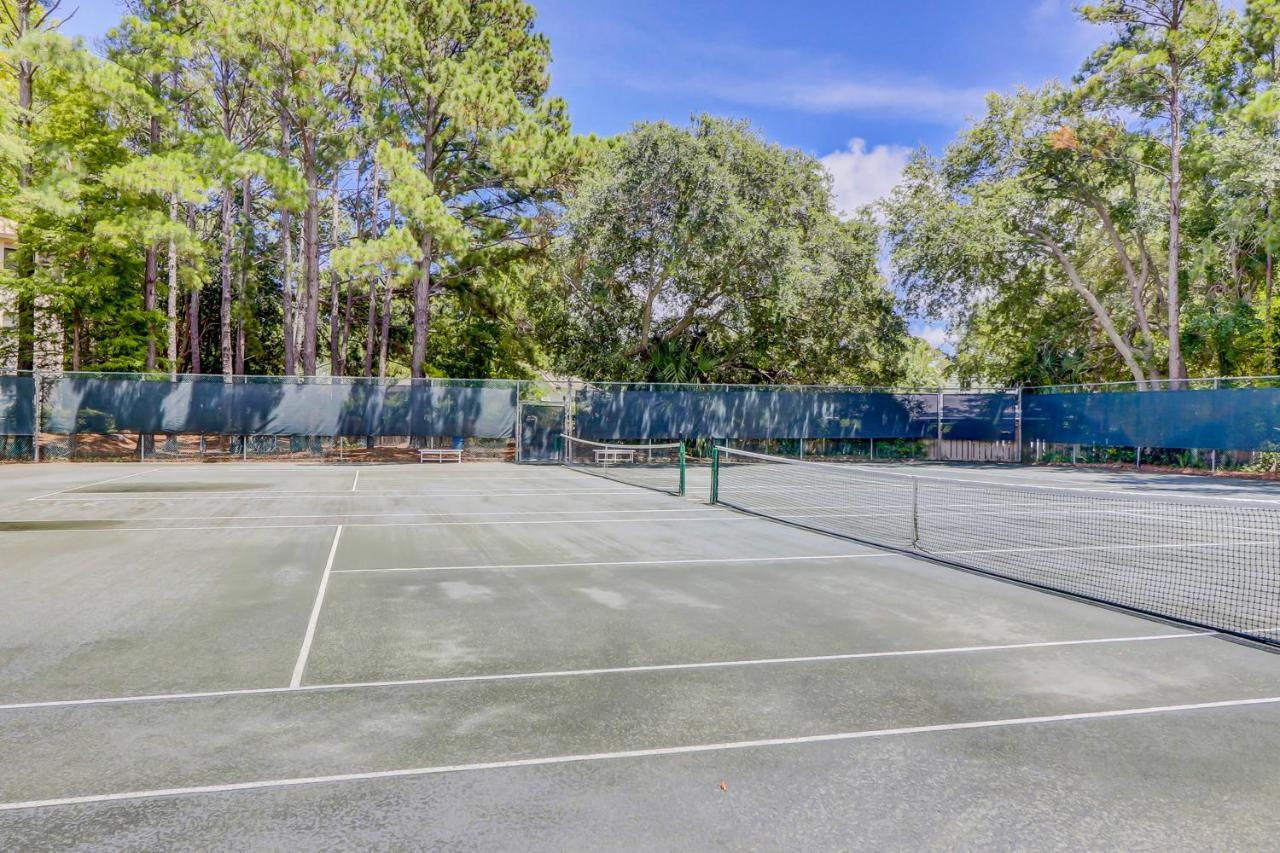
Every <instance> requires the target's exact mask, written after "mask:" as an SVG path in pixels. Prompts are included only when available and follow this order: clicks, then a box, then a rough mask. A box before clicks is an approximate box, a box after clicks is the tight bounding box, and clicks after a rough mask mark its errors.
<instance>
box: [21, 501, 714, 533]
mask: <svg viewBox="0 0 1280 853" xmlns="http://www.w3.org/2000/svg"><path fill="white" fill-rule="evenodd" d="M711 511H713V507H709V506H704V507H703V508H702V509H696V508H693V507H676V508H675V509H531V510H512V511H508V512H501V511H497V510H495V511H492V512H448V511H437V512H320V513H307V514H296V515H244V514H241V515H166V516H165V519H166V520H167V521H259V520H262V521H266V520H270V519H273V518H435V517H452V516H458V517H472V516H488V517H492V516H499V517H502V516H519V517H524V516H541V515H622V516H626V515H653V514H654V513H667V514H670V513H689V512H711ZM6 520H7V521H11V522H13V521H33V522H43V521H50V520H49V519H42V518H29V519H6ZM57 520H58V521H61V520H63V519H57ZM83 520H85V521H89V520H92V521H101V522H109V521H130V520H131V519H128V518H95V519H83ZM618 520H619V521H622V520H623V519H618ZM165 529H166V530H169V529H172V528H165Z"/></svg>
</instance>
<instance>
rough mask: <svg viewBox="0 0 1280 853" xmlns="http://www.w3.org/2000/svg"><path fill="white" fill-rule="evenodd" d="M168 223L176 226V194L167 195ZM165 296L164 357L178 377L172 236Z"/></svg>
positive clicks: (173, 375) (175, 266)
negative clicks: (166, 320) (166, 323)
mask: <svg viewBox="0 0 1280 853" xmlns="http://www.w3.org/2000/svg"><path fill="white" fill-rule="evenodd" d="M169 224H170V225H171V226H173V227H176V226H177V224H178V196H177V195H176V194H175V195H172V196H170V197H169ZM165 296H166V305H165V309H166V310H165V316H166V317H167V319H168V325H167V327H166V344H167V346H166V349H165V358H167V359H168V361H169V376H170V378H172V379H177V378H178V245H177V243H176V242H175V241H174V239H173V238H172V237H170V238H169V287H168V292H167V293H166V294H165Z"/></svg>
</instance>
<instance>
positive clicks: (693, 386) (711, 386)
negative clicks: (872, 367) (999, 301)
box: [574, 380, 1017, 395]
mask: <svg viewBox="0 0 1280 853" xmlns="http://www.w3.org/2000/svg"><path fill="white" fill-rule="evenodd" d="M619 386H620V387H623V388H630V389H633V390H645V391H655V390H665V389H670V390H673V391H682V390H689V391H698V392H703V393H713V392H716V391H764V392H766V393H772V392H775V391H823V392H840V391H844V392H853V393H861V394H930V395H937V394H1014V393H1017V389H1016V388H1003V387H997V386H973V387H968V388H961V387H959V386H955V387H952V386H947V387H938V386H936V385H935V386H877V385H840V384H830V385H819V384H813V383H810V384H798V385H782V384H778V385H764V384H750V383H734V382H635V381H620V380H583V381H578V382H575V383H574V387H575V388H577V389H585V388H598V387H605V388H612V387H619Z"/></svg>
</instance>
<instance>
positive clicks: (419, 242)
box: [0, 0, 906, 381]
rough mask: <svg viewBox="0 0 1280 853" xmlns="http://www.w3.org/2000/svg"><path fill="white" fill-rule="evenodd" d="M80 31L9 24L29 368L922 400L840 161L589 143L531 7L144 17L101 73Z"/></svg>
mask: <svg viewBox="0 0 1280 853" xmlns="http://www.w3.org/2000/svg"><path fill="white" fill-rule="evenodd" d="M65 14H66V13H64V12H63V10H62V9H61V8H60V5H59V4H58V3H51V4H47V5H41V4H38V3H36V2H32V0H0V24H2V25H3V28H4V32H3V34H2V36H3V38H2V39H0V48H2V49H3V57H0V58H2V59H3V65H2V66H0V69H2V73H3V74H4V85H3V86H2V87H0V95H2V96H3V97H2V98H0V215H3V216H4V217H5V218H7V219H9V220H11V221H12V222H14V223H16V226H17V230H18V236H19V239H18V251H17V254H16V258H14V259H13V261H14V262H13V263H11V264H10V265H9V267H10V268H9V269H7V270H5V271H4V272H3V273H0V275H2V276H3V278H0V289H3V290H5V291H7V292H8V293H10V294H12V295H13V297H14V298H15V299H16V302H17V306H16V307H17V311H16V314H17V318H18V322H17V324H16V327H15V328H13V329H9V330H0V335H3V337H0V348H3V347H8V348H9V351H10V352H11V353H12V354H14V355H15V356H16V361H17V364H18V366H19V367H20V368H30V367H31V366H32V364H33V363H35V361H36V352H37V350H38V348H39V345H41V344H43V345H45V346H48V345H49V343H50V342H49V341H48V340H42V338H47V337H49V336H48V334H47V333H46V332H43V331H42V329H43V328H44V327H43V326H42V325H41V318H53V319H56V321H57V327H58V328H61V330H62V332H63V342H62V344H61V346H60V351H59V352H57V353H56V354H55V355H56V360H57V361H58V362H59V363H60V364H61V366H63V367H65V368H66V369H72V370H90V369H92V370H140V371H170V372H175V373H176V372H191V373H222V374H227V375H232V374H244V373H259V374H270V373H283V374H285V375H316V374H317V373H320V374H332V375H359V376H414V377H420V376H428V375H451V376H468V377H488V376H507V377H527V376H530V375H533V374H535V373H537V372H539V371H549V370H550V371H554V370H572V371H574V372H575V374H576V375H581V376H586V377H590V378H628V379H634V378H641V379H643V378H666V379H688V380H694V381H702V380H749V381H753V380H779V381H789V380H790V381H795V380H800V379H803V380H813V381H827V380H833V379H839V380H847V381H892V380H895V379H898V378H900V377H901V374H902V363H901V361H902V360H901V356H900V352H901V351H902V350H903V349H904V348H905V346H906V344H905V330H904V326H903V323H902V320H901V319H900V318H899V317H898V315H897V314H896V313H895V311H894V303H893V298H892V296H891V295H890V293H889V291H888V290H887V289H886V287H885V284H884V282H883V281H881V279H880V277H879V275H878V274H877V272H876V270H875V265H874V258H875V253H876V248H875V246H876V236H877V235H876V232H875V229H874V228H873V227H872V226H871V225H870V224H869V220H867V221H862V222H858V223H854V224H849V223H842V222H841V221H840V220H838V219H837V218H836V217H835V215H834V214H833V213H832V212H831V207H832V205H831V200H830V188H829V186H828V183H827V179H826V176H825V174H824V173H823V172H822V170H821V167H820V166H819V164H818V163H817V161H816V160H814V159H813V158H812V157H810V156H808V155H805V154H802V153H801V152H798V151H794V150H789V149H784V148H781V147H779V146H775V145H770V144H768V143H766V142H765V141H763V140H762V139H761V138H760V137H759V136H758V135H757V134H756V133H754V132H753V131H752V130H751V129H750V128H749V127H748V126H746V125H745V124H742V123H737V122H731V121H726V120H721V119H713V118H708V117H701V118H697V119H695V120H694V122H693V123H692V124H691V125H689V126H687V127H680V128H677V127H672V126H669V125H665V124H661V123H651V124H642V125H638V126H637V127H636V129H635V130H634V131H633V132H632V133H630V134H624V135H623V136H622V137H620V138H617V139H612V140H600V139H596V138H594V137H591V136H582V135H579V134H575V133H574V132H573V130H572V128H571V126H570V123H569V118H568V110H567V106H566V104H565V103H564V102H563V101H561V100H559V99H556V98H553V97H549V96H548V86H549V76H548V66H549V62H550V55H551V54H550V45H549V43H548V41H547V39H546V38H545V37H544V36H543V35H541V34H540V33H539V32H538V31H537V29H536V26H535V10H534V8H533V7H532V6H531V5H530V4H528V3H525V2H522V0H467V2H463V0H132V2H130V3H129V4H128V8H127V14H126V15H125V17H124V19H123V20H122V21H121V22H120V24H119V25H118V26H116V27H115V28H113V29H112V30H111V32H110V33H109V35H108V36H107V37H106V39H105V41H104V43H103V44H102V45H100V46H98V49H91V48H90V47H88V46H86V45H85V44H83V43H82V42H80V41H77V40H74V39H70V38H67V37H65V36H64V35H62V34H61V32H60V30H61V26H60V23H61V20H62V19H63V18H64V17H65ZM846 296H850V297H852V298H853V300H854V301H849V300H847V299H846V298H845V297H846ZM864 308H865V309H866V310H867V311H870V312H871V313H870V314H869V315H864V313H863V309H864ZM828 313H830V314H831V316H830V317H828V316H826V315H827V314H828ZM836 321H841V322H842V323H844V327H843V328H841V329H839V330H837V327H836ZM864 329H865V330H866V331H867V334H863V330H864ZM0 354H2V353H0ZM842 354H843V355H845V356H847V357H842ZM854 356H856V358H855V357H854ZM866 356H871V358H866ZM783 362H786V363H785V364H784V363H783Z"/></svg>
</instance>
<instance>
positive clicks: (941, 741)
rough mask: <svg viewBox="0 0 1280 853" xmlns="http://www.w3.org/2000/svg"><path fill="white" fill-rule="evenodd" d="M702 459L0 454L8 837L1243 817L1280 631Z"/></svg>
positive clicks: (728, 840) (1012, 473) (580, 840)
mask: <svg viewBox="0 0 1280 853" xmlns="http://www.w3.org/2000/svg"><path fill="white" fill-rule="evenodd" d="M949 470H950V469H942V468H931V469H929V472H930V474H931V475H933V476H948V475H949V474H948V471H949ZM966 472H967V475H969V476H971V475H972V469H965V471H961V472H960V473H957V474H955V475H956V476H962V475H965V474H966ZM984 476H990V477H993V478H1008V479H1010V480H1011V481H1013V480H1016V481H1018V482H1025V481H1027V480H1028V479H1030V480H1035V481H1038V482H1047V483H1052V484H1055V485H1057V484H1061V483H1064V482H1069V483H1072V484H1078V483H1086V484H1088V485H1090V486H1092V487H1097V488H1105V489H1108V490H1116V491H1122V492H1123V491H1126V490H1128V491H1135V492H1137V491H1142V492H1143V493H1144V494H1150V495H1151V496H1152V499H1153V500H1157V499H1161V498H1162V496H1172V497H1174V498H1176V497H1178V496H1180V495H1185V494H1186V493H1187V492H1193V493H1195V494H1197V495H1198V496H1199V497H1202V498H1206V499H1213V498H1215V497H1221V498H1222V499H1224V500H1225V499H1232V500H1237V499H1240V498H1241V497H1242V496H1243V498H1245V499H1247V500H1250V501H1280V491H1277V490H1275V489H1274V487H1270V486H1261V485H1257V484H1248V485H1235V486H1232V485H1224V484H1222V483H1219V482H1211V481H1205V480H1200V481H1199V482H1197V481H1195V480H1192V479H1191V478H1145V477H1143V478H1139V479H1134V478H1133V477H1132V476H1130V475H1120V474H1088V473H1081V472H1056V471H1043V470H1032V469H1000V470H996V469H992V470H990V471H986V472H984ZM707 485H708V478H707V474H706V471H705V470H703V469H699V468H696V467H695V468H692V469H691V470H690V472H689V483H688V494H687V496H686V497H685V498H678V497H673V496H670V495H665V494H660V493H658V492H654V491H648V490H645V489H640V488H635V487H631V486H627V485H623V484H619V483H616V482H613V481H610V480H607V479H602V478H600V477H593V476H588V475H586V474H584V473H580V472H576V471H572V470H567V469H563V468H557V467H524V466H515V465H510V464H501V463H492V464H485V463H468V464H464V465H430V466H428V465H422V466H419V465H408V466H364V467H358V466H341V465H332V466H322V465H286V464H247V465H242V464H217V465H199V464H189V465H183V464H171V465H159V466H150V465H87V464H81V465H71V464H64V465H42V466H34V465H25V466H20V465H11V466H2V467H0V591H2V593H3V594H0V766H3V767H4V768H5V772H4V773H2V774H0V849H4V850H33V849H84V850H91V849H92V850H97V849H175V848H177V849H190V848H199V849H238V850H243V849H290V850H292V849H297V850H312V849H320V848H328V849H333V848H339V849H405V850H418V849H477V850H568V849H575V850H576V849H601V848H611V849H617V848H624V849H689V850H705V849H709V848H711V849H735V850H736V849H764V850H773V849H787V850H794V849H810V850H812V849H840V850H847V849H877V850H886V849H901V850H920V849H931V850H955V849H977V848H981V849H1057V850H1079V849H1113V850H1170V849H1187V850H1191V849H1195V850H1267V849H1274V847H1275V839H1276V838H1277V837H1280V809H1277V808H1276V807H1275V805H1276V803H1277V802H1280V773H1277V772H1276V766H1277V756H1280V656H1277V655H1276V654H1274V653H1273V652H1272V651H1270V650H1267V649H1264V648H1261V647H1258V646H1254V645H1249V644H1245V643H1242V642H1238V641H1233V640H1228V639H1226V638H1224V637H1222V636H1218V635H1215V634H1213V633H1212V632H1206V631H1204V630H1199V629H1192V628H1188V627H1185V626H1180V625H1177V624H1172V623H1168V622H1162V621H1158V620H1155V619H1150V618H1145V617H1140V616H1137V615H1133V614H1130V613H1127V612H1123V611H1120V610H1116V609H1111V608H1106V607H1102V606H1098V605H1093V604H1088V603H1085V602H1082V601H1078V600H1075V599H1071V598H1068V597H1064V596H1059V595H1054V594H1049V593H1046V592H1042V591H1038V590H1034V589H1030V588H1027V587H1024V586H1019V585H1017V584H1013V583H1009V582H1004V581H1000V580H996V579H993V578H989V577H986V576H982V575H978V574H974V573H969V572H964V571H960V570H957V569H952V568H947V567H945V566H941V565H937V564H935V563H931V562H925V561H922V560H918V559H915V558H912V557H908V556H904V555H901V554H895V553H890V552H885V551H878V550H876V549H873V548H871V547H867V546H864V545H860V544H856V543H852V542H849V541H846V540H842V539H837V538H834V537H830V536H825V535H822V534H819V533H814V532H810V531H806V530H802V529H798V528H795V527H791V526H787V525H784V524H779V523H776V522H772V521H768V520H765V519H761V518H757V517H754V516H749V515H744V514H740V513H737V512H733V511H730V510H728V509H725V508H721V507H715V506H710V505H708V504H707V503H706V496H707Z"/></svg>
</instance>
